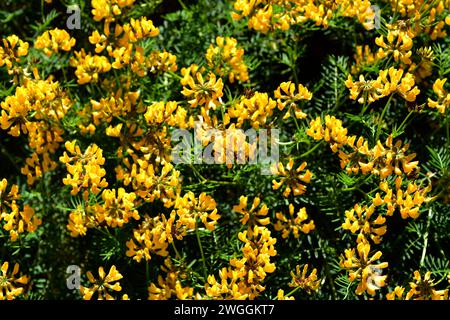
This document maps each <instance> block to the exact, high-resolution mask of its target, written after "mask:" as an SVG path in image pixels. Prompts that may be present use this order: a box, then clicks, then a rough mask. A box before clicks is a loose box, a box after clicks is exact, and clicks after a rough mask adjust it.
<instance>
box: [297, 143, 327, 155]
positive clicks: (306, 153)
mask: <svg viewBox="0 0 450 320" xmlns="http://www.w3.org/2000/svg"><path fill="white" fill-rule="evenodd" d="M323 142H324V140H322V141H320V142H319V143H318V144H316V145H315V146H314V147H312V148H311V149H309V150H308V151H306V152H305V153H303V154H301V155H300V156H299V158H303V157H306V156H307V155H309V154H311V153H312V152H313V151H314V150H316V149H317V148H318V147H319V146H320V145H322V144H323Z"/></svg>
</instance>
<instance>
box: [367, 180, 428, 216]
mask: <svg viewBox="0 0 450 320" xmlns="http://www.w3.org/2000/svg"><path fill="white" fill-rule="evenodd" d="M402 182H403V179H402V178H401V177H397V178H396V179H395V191H394V189H391V188H390V187H389V183H388V181H382V182H380V189H381V190H382V191H383V192H384V197H382V196H381V195H380V193H379V192H377V193H376V195H375V198H373V199H372V203H373V205H374V206H376V207H380V206H383V205H386V214H387V215H388V216H391V215H392V214H393V213H394V211H395V209H396V208H398V209H399V211H400V215H401V217H402V218H403V219H406V218H408V217H410V218H413V219H416V218H417V217H418V216H419V214H420V211H419V210H420V207H421V205H422V204H424V203H427V202H430V201H431V200H432V199H433V198H431V197H427V193H429V192H430V191H431V184H430V185H428V186H427V187H425V188H423V187H420V186H418V185H417V184H416V183H415V182H408V185H407V187H406V190H403V189H402Z"/></svg>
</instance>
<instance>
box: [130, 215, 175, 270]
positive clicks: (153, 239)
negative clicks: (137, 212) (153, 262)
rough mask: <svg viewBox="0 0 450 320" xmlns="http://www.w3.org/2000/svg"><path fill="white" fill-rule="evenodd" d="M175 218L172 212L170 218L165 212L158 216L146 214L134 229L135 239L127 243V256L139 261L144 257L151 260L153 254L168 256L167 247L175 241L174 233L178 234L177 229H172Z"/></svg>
mask: <svg viewBox="0 0 450 320" xmlns="http://www.w3.org/2000/svg"><path fill="white" fill-rule="evenodd" d="M174 219H175V217H174V215H172V214H171V217H170V219H169V220H167V219H166V217H165V216H164V215H163V214H161V215H160V216H157V217H149V216H148V215H145V217H144V218H143V221H142V223H141V225H140V226H139V228H138V229H135V230H133V239H130V240H128V241H127V243H126V245H127V248H128V250H127V252H126V254H127V256H128V257H133V260H135V261H137V262H140V261H141V260H142V258H144V259H145V260H147V261H148V260H150V259H151V254H157V255H159V256H162V257H166V256H167V255H168V254H169V252H168V251H167V248H168V246H169V244H170V243H172V242H173V234H175V237H176V236H178V234H176V230H175V229H172V228H173V222H174ZM180 239H181V237H180Z"/></svg>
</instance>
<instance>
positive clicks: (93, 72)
mask: <svg viewBox="0 0 450 320" xmlns="http://www.w3.org/2000/svg"><path fill="white" fill-rule="evenodd" d="M70 66H71V67H74V68H77V69H76V70H75V75H76V76H77V78H78V81H77V83H78V84H86V83H89V82H97V81H98V76H99V74H100V73H105V72H108V71H109V70H110V69H111V64H110V63H109V61H108V58H107V57H104V56H98V55H93V56H92V55H91V54H89V53H88V54H86V52H85V51H84V49H81V51H80V52H75V57H71V58H70Z"/></svg>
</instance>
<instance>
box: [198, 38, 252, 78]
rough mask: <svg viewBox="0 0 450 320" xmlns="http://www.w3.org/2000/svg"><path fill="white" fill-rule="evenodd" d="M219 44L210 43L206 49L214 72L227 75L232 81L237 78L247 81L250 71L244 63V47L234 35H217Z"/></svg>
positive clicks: (209, 63)
mask: <svg viewBox="0 0 450 320" xmlns="http://www.w3.org/2000/svg"><path fill="white" fill-rule="evenodd" d="M216 43H217V46H214V45H212V44H211V45H210V46H209V48H208V50H207V51H206V55H205V58H206V61H207V62H208V66H209V67H210V68H211V69H212V70H213V71H214V73H215V74H216V75H218V76H220V77H227V76H228V80H229V81H230V83H233V82H234V81H235V80H238V81H242V82H244V81H247V80H248V71H247V66H246V64H245V63H244V60H243V56H244V49H242V48H240V47H238V45H237V40H236V39H234V38H232V37H225V38H224V37H217V38H216Z"/></svg>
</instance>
